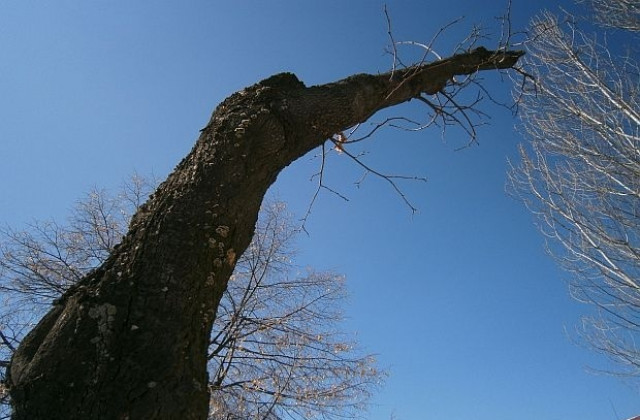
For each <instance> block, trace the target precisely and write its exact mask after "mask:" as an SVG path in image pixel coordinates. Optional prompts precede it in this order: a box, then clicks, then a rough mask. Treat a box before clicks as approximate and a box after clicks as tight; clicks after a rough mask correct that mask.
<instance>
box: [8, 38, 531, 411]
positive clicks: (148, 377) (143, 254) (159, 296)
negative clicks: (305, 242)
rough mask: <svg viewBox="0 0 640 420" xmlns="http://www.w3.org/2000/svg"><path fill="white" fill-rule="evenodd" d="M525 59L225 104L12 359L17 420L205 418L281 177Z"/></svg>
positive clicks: (474, 62)
mask: <svg viewBox="0 0 640 420" xmlns="http://www.w3.org/2000/svg"><path fill="white" fill-rule="evenodd" d="M521 55H522V53H521V52H519V51H500V52H493V51H487V50H486V49H484V48H478V49H475V50H473V51H470V52H468V53H465V54H459V55H455V56H452V57H450V58H448V59H445V60H440V61H438V62H435V63H431V64H425V65H423V66H421V67H414V68H409V69H406V70H402V71H396V72H395V74H394V75H393V77H391V74H381V75H368V74H359V75H355V76H351V77H349V78H347V79H344V80H341V81H338V82H335V83H329V84H326V85H321V86H313V87H306V86H305V85H304V84H303V83H302V82H300V81H299V80H298V79H297V78H296V77H295V76H294V75H292V74H289V73H283V74H278V75H275V76H273V77H270V78H268V79H266V80H263V81H262V82H260V83H258V84H256V85H253V86H251V87H249V88H246V89H245V90H243V91H240V92H238V93H235V94H234V95H232V96H231V97H229V98H228V99H226V100H225V101H224V102H223V103H222V104H220V105H219V106H218V108H217V109H216V110H215V112H214V113H213V115H212V117H211V120H210V122H209V124H208V125H207V127H206V128H205V129H203V130H202V134H201V136H200V138H199V139H198V141H197V142H196V144H195V146H194V148H193V150H192V151H191V152H190V153H189V155H188V156H187V157H186V158H185V159H183V160H182V162H180V164H179V165H178V166H177V167H176V169H175V171H174V172H173V173H172V174H171V175H170V176H169V177H168V179H167V180H166V181H165V182H164V183H163V184H162V185H160V187H159V188H158V189H157V191H156V192H155V193H154V194H153V195H152V196H151V197H150V199H149V201H148V202H147V203H146V204H145V205H144V206H142V208H140V209H139V211H138V212H137V213H136V215H135V216H134V218H133V220H132V222H131V225H130V230H129V232H128V234H127V236H126V237H125V238H124V240H123V242H122V244H121V245H120V246H119V247H117V248H116V249H115V250H114V252H113V253H112V255H111V256H110V257H109V259H108V260H107V261H106V262H105V263H104V264H103V265H102V266H101V267H100V268H98V269H97V270H95V271H94V272H92V273H90V274H89V275H87V276H86V278H84V279H83V280H82V281H80V282H79V284H77V285H76V286H74V287H73V288H72V289H71V290H69V291H68V292H67V293H65V295H64V296H63V297H62V298H61V299H59V300H58V301H56V302H55V303H54V305H53V307H52V308H51V310H50V311H49V313H48V314H47V315H46V316H45V317H44V318H43V319H42V320H41V321H40V323H39V324H38V325H37V326H36V327H35V328H34V329H33V331H32V332H31V333H30V334H28V335H27V337H26V338H25V339H24V341H23V342H22V344H21V345H20V347H19V348H18V349H17V351H16V352H15V354H14V357H13V359H12V362H11V365H10V368H9V372H8V383H9V386H10V393H11V399H12V403H13V407H14V419H20V420H22V419H29V420H36V419H205V418H206V417H207V409H208V401H209V395H208V388H207V379H208V378H207V369H206V362H207V359H206V354H207V353H206V352H207V345H208V340H209V335H210V331H211V325H212V322H213V320H214V317H215V315H216V308H217V305H218V302H219V300H220V297H221V295H222V293H223V291H224V289H225V287H226V284H227V280H228V279H229V276H230V275H231V273H232V271H233V268H234V266H235V261H236V256H238V255H239V254H240V253H242V252H243V251H244V250H245V248H246V247H247V246H248V244H249V242H250V240H251V237H252V235H253V231H254V224H255V222H256V219H257V214H258V210H259V208H260V204H261V201H262V199H263V196H264V194H265V192H266V191H267V189H268V187H269V186H270V185H271V184H272V183H273V182H274V181H275V179H276V177H277V175H278V173H279V172H280V171H281V170H282V169H283V168H285V167H286V166H287V165H289V164H290V163H291V162H293V161H294V160H296V159H297V158H299V157H300V156H302V155H303V154H305V153H306V152H308V151H310V150H312V149H313V148H315V147H317V146H319V145H321V144H322V143H323V142H324V141H325V140H326V139H327V138H329V137H330V136H331V135H333V134H335V133H338V132H341V131H343V130H345V129H347V128H348V127H351V126H353V125H355V124H357V123H360V122H363V121H365V120H366V119H367V118H368V117H370V116H371V115H372V114H373V113H375V112H376V111H378V110H380V109H382V108H385V107H389V106H393V105H396V104H399V103H401V102H405V101H408V100H410V99H411V98H414V97H416V96H418V95H420V94H421V93H427V94H435V93H437V92H438V91H440V90H441V89H442V88H443V87H444V86H445V85H446V84H447V83H448V82H449V81H450V80H451V79H452V78H453V76H455V75H466V74H472V73H474V72H477V71H480V70H495V69H507V68H511V67H512V66H514V65H515V63H516V62H517V60H518V58H519V57H520V56H521Z"/></svg>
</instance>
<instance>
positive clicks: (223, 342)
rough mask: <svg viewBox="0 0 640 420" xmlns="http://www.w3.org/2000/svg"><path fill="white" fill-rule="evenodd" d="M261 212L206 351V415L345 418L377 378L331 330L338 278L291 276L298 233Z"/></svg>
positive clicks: (275, 208) (274, 213)
mask: <svg viewBox="0 0 640 420" xmlns="http://www.w3.org/2000/svg"><path fill="white" fill-rule="evenodd" d="M284 211H285V209H284V207H283V205H282V204H280V203H275V204H272V205H268V206H265V208H264V209H263V211H262V213H261V219H260V221H259V222H258V225H257V227H256V234H255V236H254V239H253V241H252V242H251V244H250V245H249V248H248V249H247V251H246V252H245V254H244V255H243V256H242V257H241V258H240V259H239V260H238V264H237V265H236V270H235V272H234V275H233V276H232V277H231V279H230V281H229V286H228V288H227V292H226V293H225V296H224V297H223V299H222V301H221V302H220V306H219V308H218V316H217V319H216V322H215V324H214V328H213V334H212V342H211V346H210V352H209V357H210V372H211V378H210V380H211V387H212V393H211V395H212V403H211V406H210V410H211V418H216V419H219V418H225V419H282V418H305V419H312V418H344V417H351V416H354V415H356V414H357V413H359V412H360V411H361V410H362V409H363V408H364V406H365V404H364V403H365V402H366V400H367V398H368V396H369V394H370V390H371V389H372V387H374V386H376V384H377V383H379V381H380V380H381V378H382V376H383V373H382V372H381V371H379V370H378V369H377V368H376V366H375V363H374V359H373V358H372V357H371V356H358V355H357V352H356V351H355V349H356V347H357V346H356V343H354V342H353V341H352V340H350V339H348V337H347V336H346V335H345V334H343V333H341V332H340V330H339V329H338V325H339V322H340V320H341V318H342V310H341V308H342V306H343V305H342V304H343V302H344V298H345V293H346V292H345V289H344V279H343V277H341V276H337V275H335V274H332V273H318V272H313V271H308V272H305V273H303V274H301V273H299V272H296V268H295V267H294V266H292V265H291V262H290V260H291V257H292V250H291V248H290V247H291V241H292V240H293V239H294V237H295V235H296V234H297V233H298V232H299V230H298V229H296V228H295V226H294V225H293V224H292V223H291V219H290V217H287V216H286V214H285V213H284Z"/></svg>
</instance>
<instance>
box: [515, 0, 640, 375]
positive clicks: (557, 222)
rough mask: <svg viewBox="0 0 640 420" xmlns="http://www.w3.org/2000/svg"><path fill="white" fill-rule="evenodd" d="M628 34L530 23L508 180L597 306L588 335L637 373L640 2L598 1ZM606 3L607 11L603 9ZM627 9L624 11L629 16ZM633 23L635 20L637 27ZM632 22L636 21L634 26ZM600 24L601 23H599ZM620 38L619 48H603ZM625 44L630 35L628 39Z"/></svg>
mask: <svg viewBox="0 0 640 420" xmlns="http://www.w3.org/2000/svg"><path fill="white" fill-rule="evenodd" d="M592 3H593V4H594V6H595V7H601V8H602V9H599V10H597V12H598V13H597V15H598V16H601V18H602V19H604V18H605V17H606V15H607V14H608V13H609V11H611V10H614V9H615V10H622V9H623V8H630V9H629V10H631V11H632V12H633V13H631V14H629V15H628V16H627V17H629V18H633V19H635V20H633V19H632V20H631V21H630V20H624V19H622V20H620V21H619V22H620V24H619V25H618V23H617V22H618V21H617V19H616V18H615V17H614V15H610V16H609V17H610V18H611V19H610V20H608V21H607V22H606V23H607V25H611V26H614V27H615V28H617V29H619V30H623V31H624V33H622V34H621V33H617V34H615V38H613V37H612V38H608V37H607V36H606V35H607V34H606V33H600V35H599V37H597V36H596V34H588V33H585V32H583V31H581V30H580V29H579V28H578V24H577V22H578V19H577V18H576V17H573V16H569V15H564V16H562V17H560V18H559V17H556V16H554V15H552V14H550V13H545V14H543V15H541V16H539V17H538V18H536V19H535V20H534V21H533V22H532V25H531V31H532V32H531V38H530V39H531V40H530V43H529V46H528V59H527V60H526V65H525V69H526V70H525V71H527V72H529V73H530V74H531V75H532V76H533V78H534V79H535V81H536V82H535V86H534V85H530V86H527V85H525V86H524V88H523V89H522V90H521V91H520V92H519V93H520V94H521V95H522V99H523V101H522V102H521V109H520V116H521V118H522V121H523V123H524V127H525V134H526V138H527V140H528V143H527V145H526V146H522V147H521V163H520V164H519V166H518V167H517V168H515V169H514V170H513V172H512V174H511V181H512V185H513V186H514V188H515V190H516V191H517V192H518V193H519V194H520V196H521V197H522V198H523V199H524V200H525V201H526V203H527V205H528V206H529V208H530V209H531V210H532V211H533V212H534V213H535V215H536V216H537V217H538V219H539V221H540V228H541V230H542V232H543V233H544V235H545V236H546V238H548V240H549V241H548V248H549V250H550V252H551V253H552V254H553V255H555V256H556V257H557V259H558V260H559V261H560V262H561V264H562V266H563V267H564V268H566V269H567V270H569V272H570V273H571V274H572V276H571V280H572V281H571V286H572V288H571V290H572V292H573V295H574V296H575V297H576V298H577V299H578V300H580V301H585V302H590V303H593V304H595V305H597V308H598V310H597V312H598V314H597V315H596V316H592V317H588V318H585V319H584V322H583V326H584V329H583V330H582V334H584V336H585V337H586V338H587V339H588V341H589V342H590V343H591V344H592V345H593V346H594V347H595V348H596V349H597V350H599V351H601V352H603V353H604V354H606V355H608V356H610V357H611V358H612V359H614V360H615V361H616V362H619V363H621V364H622V365H623V366H625V367H626V368H628V369H625V371H626V373H628V374H631V375H634V376H636V377H637V376H640V347H638V340H639V339H640V103H639V100H640V84H639V80H640V79H639V74H640V72H639V67H638V50H637V46H638V45H640V44H639V43H638V41H639V39H638V32H637V30H638V29H639V28H640V27H639V26H638V21H637V16H638V2H637V1H625V0H620V1H608V2H599V1H593V2H592ZM605 5H606V7H605ZM625 13H626V12H625ZM634 22H635V23H634ZM629 25H631V26H633V27H629ZM602 30H604V29H602ZM607 39H616V43H615V44H609V45H608V44H606V43H605V41H606V40H607ZM621 40H626V41H628V44H627V45H623V44H622V43H621Z"/></svg>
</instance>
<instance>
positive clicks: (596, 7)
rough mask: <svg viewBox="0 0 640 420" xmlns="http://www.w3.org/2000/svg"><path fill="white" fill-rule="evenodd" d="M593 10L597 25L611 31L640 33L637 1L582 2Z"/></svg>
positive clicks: (586, 0) (639, 9)
mask: <svg viewBox="0 0 640 420" xmlns="http://www.w3.org/2000/svg"><path fill="white" fill-rule="evenodd" d="M583 2H585V3H588V4H589V5H590V6H591V9H592V10H593V14H594V18H595V21H596V22H597V23H599V24H600V25H603V26H605V27H609V28H613V29H624V30H628V31H634V32H638V31H640V4H639V3H638V0H610V1H607V0H583Z"/></svg>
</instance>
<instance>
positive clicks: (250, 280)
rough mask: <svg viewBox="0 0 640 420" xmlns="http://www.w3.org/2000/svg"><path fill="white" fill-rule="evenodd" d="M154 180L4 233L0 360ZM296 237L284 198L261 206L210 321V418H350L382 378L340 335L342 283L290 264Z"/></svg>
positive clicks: (93, 258)
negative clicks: (57, 218) (59, 220)
mask: <svg viewBox="0 0 640 420" xmlns="http://www.w3.org/2000/svg"><path fill="white" fill-rule="evenodd" d="M153 186H154V183H153V182H148V181H147V180H145V179H144V178H141V177H139V176H137V175H134V176H133V177H132V178H131V181H129V182H126V183H125V184H124V185H123V186H122V188H121V191H120V193H119V194H117V195H112V194H110V193H109V192H107V191H105V190H99V189H94V190H93V191H91V192H90V193H89V194H87V195H86V197H85V198H84V199H83V200H81V201H79V202H78V203H77V204H76V206H75V208H74V211H73V212H72V215H71V217H70V218H69V221H68V223H67V224H63V225H60V224H56V223H53V222H48V223H42V222H40V223H34V224H33V225H32V226H31V229H32V231H24V232H17V231H15V230H11V229H5V231H4V232H2V233H3V237H4V241H3V242H2V246H1V248H0V267H2V268H3V269H4V272H5V275H3V276H1V277H0V290H2V291H3V292H4V294H5V296H6V297H7V299H8V301H7V302H6V303H7V304H6V305H5V306H4V307H3V311H2V312H1V313H0V319H4V320H5V322H3V323H2V324H1V325H0V334H1V335H0V337H2V339H3V341H4V343H5V345H4V346H3V345H2V344H0V348H2V350H3V352H2V356H3V357H2V360H3V366H4V365H8V361H9V358H10V357H9V356H10V354H11V353H12V352H13V351H14V350H15V347H16V346H17V344H18V343H19V342H20V341H21V339H22V337H23V336H24V333H26V331H25V329H26V328H25V327H26V326H28V324H29V323H30V322H31V321H32V320H33V319H34V317H38V316H41V315H42V312H43V310H44V309H45V308H46V307H47V306H46V305H47V304H48V303H49V302H50V300H51V299H55V298H59V297H60V295H61V294H62V293H63V292H64V291H65V290H66V289H68V288H69V287H71V286H72V285H73V284H74V283H76V282H77V281H78V280H79V279H81V278H82V277H83V276H84V275H86V273H87V272H89V271H91V270H93V269H95V268H96V267H97V266H99V265H100V264H102V263H103V262H104V260H106V258H107V257H108V255H109V253H110V252H111V251H112V249H113V247H114V246H115V245H116V244H117V243H118V242H119V240H120V238H122V236H123V235H124V234H125V233H126V228H125V227H126V226H127V224H128V220H129V218H130V216H131V215H132V214H133V212H134V211H135V209H136V207H137V206H138V205H139V204H141V203H142V201H143V200H142V198H143V197H144V196H145V195H148V193H150V192H151V191H152V190H153ZM297 232H299V230H298V229H296V228H295V226H294V224H293V223H292V217H291V215H289V214H288V213H287V212H286V207H285V206H284V204H282V203H267V204H265V205H264V206H263V210H262V211H261V217H260V219H259V221H258V224H257V226H256V234H255V235H254V237H253V240H252V242H251V244H250V246H249V248H248V249H247V251H246V252H245V253H244V254H243V256H242V257H241V258H239V260H238V263H237V265H236V269H235V272H234V275H233V277H232V280H231V281H230V283H229V287H228V288H227V290H226V291H225V293H224V295H223V298H222V300H221V302H220V309H219V313H218V316H217V317H216V320H215V322H214V326H213V332H212V336H211V343H210V347H209V360H210V363H209V373H210V375H209V378H210V379H209V387H210V389H211V390H212V393H211V395H212V404H211V407H212V408H211V412H212V418H228V419H231V418H238V419H240V418H242V419H249V418H252V419H262V418H274V419H277V418H282V416H283V415H285V414H288V415H290V416H294V415H295V413H299V414H300V413H303V417H304V418H313V417H315V416H322V417H323V418H324V417H326V418H331V417H332V416H333V415H334V414H335V415H337V416H340V417H345V416H347V415H349V413H351V412H355V411H357V410H358V409H362V408H363V407H364V403H365V402H366V399H367V398H368V396H369V394H370V390H371V388H372V387H373V386H375V385H376V384H377V383H378V382H379V381H380V380H381V378H382V375H383V373H382V372H381V371H379V370H378V369H376V367H375V361H374V359H373V358H372V357H371V356H359V355H358V354H357V353H356V352H355V350H354V349H355V345H356V344H355V343H353V342H351V341H350V340H346V336H345V335H344V334H341V333H340V332H339V329H338V327H339V325H338V324H339V322H340V320H341V306H342V303H343V300H344V297H345V293H346V292H345V289H344V280H343V278H342V277H341V276H337V275H335V274H332V273H316V272H308V273H306V275H300V274H299V273H297V272H295V271H294V270H295V266H293V265H292V263H291V258H292V257H293V254H294V251H293V248H292V241H293V240H294V239H295V236H296V234H297ZM15 314H19V317H16V316H15ZM25 314H27V319H26V320H25V319H21V318H23V317H24V316H25ZM3 370H4V369H3ZM286 378H288V380H284V379H286ZM275 385H278V386H277V387H276V386H275ZM7 403H8V402H7ZM6 411H7V412H8V411H9V410H8V409H7V410H6Z"/></svg>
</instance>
